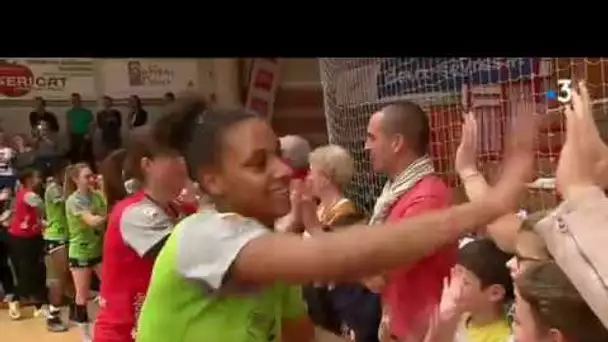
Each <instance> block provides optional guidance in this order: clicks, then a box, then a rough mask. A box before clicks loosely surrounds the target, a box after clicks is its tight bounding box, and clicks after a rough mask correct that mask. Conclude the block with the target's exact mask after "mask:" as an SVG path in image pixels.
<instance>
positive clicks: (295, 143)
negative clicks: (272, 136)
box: [279, 135, 310, 169]
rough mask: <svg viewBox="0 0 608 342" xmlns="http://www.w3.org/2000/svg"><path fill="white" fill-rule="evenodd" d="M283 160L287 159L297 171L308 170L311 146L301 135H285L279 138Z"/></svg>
mask: <svg viewBox="0 0 608 342" xmlns="http://www.w3.org/2000/svg"><path fill="white" fill-rule="evenodd" d="M279 142H280V144H281V152H282V153H283V158H285V159H287V160H288V161H289V163H290V165H291V167H293V168H296V169H303V168H308V155H309V154H310V144H309V143H308V141H306V139H304V138H302V137H301V136H299V135H285V136H283V137H281V138H279Z"/></svg>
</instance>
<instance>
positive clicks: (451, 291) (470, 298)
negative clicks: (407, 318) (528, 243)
mask: <svg viewBox="0 0 608 342" xmlns="http://www.w3.org/2000/svg"><path fill="white" fill-rule="evenodd" d="M509 258H510V255H508V254H506V253H504V252H503V251H501V250H500V249H499V248H498V247H497V246H496V245H495V244H494V242H492V241H491V240H490V239H480V240H475V241H471V242H469V243H467V244H466V245H464V246H463V247H462V248H461V249H460V251H459V255H458V263H457V265H456V266H455V268H454V269H453V271H452V279H451V280H450V283H449V285H448V284H446V286H445V287H444V294H443V296H442V299H441V304H440V308H439V312H438V315H437V316H436V317H435V318H434V320H433V322H432V324H431V327H430V329H429V332H428V334H427V338H426V340H425V342H452V341H455V342H483V341H496V342H510V341H512V334H511V328H510V322H509V320H508V319H507V306H508V305H509V303H510V302H511V300H512V299H513V283H512V280H511V276H510V274H509V270H508V269H507V267H506V262H507V261H508V260H509Z"/></svg>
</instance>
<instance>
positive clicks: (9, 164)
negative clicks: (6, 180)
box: [0, 147, 15, 176]
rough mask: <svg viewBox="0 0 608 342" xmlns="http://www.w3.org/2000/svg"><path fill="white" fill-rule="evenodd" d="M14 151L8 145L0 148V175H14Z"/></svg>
mask: <svg viewBox="0 0 608 342" xmlns="http://www.w3.org/2000/svg"><path fill="white" fill-rule="evenodd" d="M14 157H15V151H13V149H12V148H10V147H1V148H0V176H14V175H15V170H14V169H13V158H14Z"/></svg>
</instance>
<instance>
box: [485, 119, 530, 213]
mask: <svg viewBox="0 0 608 342" xmlns="http://www.w3.org/2000/svg"><path fill="white" fill-rule="evenodd" d="M536 133H537V117H536V115H535V114H534V113H527V112H524V113H519V114H518V115H517V117H516V118H515V119H514V120H513V121H512V125H511V129H510V132H509V133H508V134H507V136H506V140H505V154H504V158H503V163H502V174H501V176H500V179H499V180H498V182H497V183H496V186H494V187H493V188H492V189H490V190H489V191H488V192H487V193H486V195H485V196H484V200H485V201H488V202H489V203H491V204H492V205H493V207H494V208H495V209H496V210H497V212H498V213H505V214H506V213H508V212H510V211H513V210H514V209H515V208H516V207H517V205H518V202H519V199H520V196H521V195H522V194H523V192H524V190H525V183H526V182H527V181H529V180H530V178H531V176H532V170H533V168H532V166H533V165H534V147H535V138H536Z"/></svg>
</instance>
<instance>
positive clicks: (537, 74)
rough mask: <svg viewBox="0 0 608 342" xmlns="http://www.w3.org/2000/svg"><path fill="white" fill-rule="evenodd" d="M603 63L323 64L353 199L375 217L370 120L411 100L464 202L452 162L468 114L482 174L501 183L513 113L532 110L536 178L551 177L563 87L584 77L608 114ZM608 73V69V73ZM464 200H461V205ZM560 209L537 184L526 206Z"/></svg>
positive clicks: (329, 112) (335, 137)
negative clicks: (351, 175) (536, 124)
mask: <svg viewBox="0 0 608 342" xmlns="http://www.w3.org/2000/svg"><path fill="white" fill-rule="evenodd" d="M605 62H606V61H604V59H601V58H597V59H551V58H535V57H528V58H356V59H347V58H321V59H320V62H319V63H320V70H321V81H322V84H323V91H324V104H325V116H326V120H327V129H328V134H329V141H330V143H333V144H339V145H342V146H344V147H346V148H347V149H348V150H349V151H350V152H351V153H352V154H353V156H354V158H355V160H356V166H357V173H356V176H355V179H354V182H353V183H352V186H351V187H350V189H349V191H348V192H349V195H350V196H351V197H352V198H353V199H354V200H355V201H356V202H357V203H358V204H359V205H360V206H362V207H364V208H367V209H369V208H370V207H371V206H372V204H373V202H374V200H375V198H376V196H377V195H378V194H379V192H380V190H381V187H382V184H383V183H384V179H383V178H382V177H381V176H379V175H377V174H375V173H374V172H373V171H372V170H371V167H370V163H369V156H368V155H367V154H366V152H365V151H364V149H363V146H364V142H365V137H366V126H367V121H368V119H369V117H370V115H371V114H372V113H373V112H375V111H377V110H378V109H380V108H381V107H382V106H383V105H384V104H386V103H388V102H390V101H391V100H395V99H408V100H411V101H414V102H416V103H418V104H419V105H420V106H422V107H423V108H424V109H425V110H426V111H427V113H428V115H429V116H430V118H431V120H430V122H431V132H432V138H431V139H432V141H431V144H430V146H431V147H430V151H429V153H430V155H431V157H432V158H433V160H434V162H435V167H436V169H437V171H438V173H439V174H441V175H442V176H443V177H444V179H445V180H446V182H447V183H448V184H449V185H450V186H451V187H453V188H455V189H456V197H461V196H462V195H461V191H460V190H459V189H458V188H459V185H460V184H459V181H458V179H457V177H456V175H455V173H454V172H453V171H454V170H453V161H454V155H455V151H456V148H457V146H458V143H459V138H460V123H461V115H462V112H463V110H464V108H468V109H470V110H472V111H473V112H474V113H475V115H476V116H477V121H478V123H479V125H480V135H481V136H480V140H479V142H478V144H479V151H480V155H479V164H480V165H479V167H480V169H481V170H482V171H483V172H484V174H485V175H486V177H487V178H488V179H489V180H490V181H492V180H493V179H494V178H495V175H496V173H497V172H498V171H499V170H498V165H499V163H500V157H501V154H502V148H503V146H502V141H503V134H504V132H505V130H506V127H507V126H508V121H509V119H510V117H511V116H512V115H513V113H516V112H519V111H522V110H534V111H536V112H539V113H540V114H542V115H543V116H544V120H543V123H542V129H541V132H540V133H539V138H538V149H537V163H536V164H537V170H536V171H537V177H538V179H540V180H544V179H547V178H549V179H550V178H551V177H553V174H554V171H555V166H556V164H557V157H558V155H559V151H560V149H561V146H562V144H563V130H564V128H563V120H562V118H561V116H560V114H559V111H558V109H557V107H558V105H559V104H558V103H557V100H556V99H554V98H551V96H549V98H548V97H547V91H548V90H553V91H557V92H559V89H558V87H557V80H558V79H575V78H578V77H584V78H586V79H587V80H588V84H589V87H590V89H591V91H592V94H593V95H594V98H595V99H596V101H595V102H596V104H598V105H601V106H596V109H597V112H598V113H601V112H602V111H603V107H604V106H603V104H604V102H605V101H604V95H605V94H606V90H607V89H606V87H607V86H608V84H607V83H606V82H605V77H604V76H605V75H606V74H608V73H604V71H605V70H604V69H606V67H608V64H606V65H604V63H605ZM606 70H608V69H606ZM460 200H462V198H461V199H460ZM555 203H557V196H556V194H555V191H554V189H551V182H542V181H538V182H536V183H535V184H534V186H532V185H531V186H530V191H529V194H528V196H527V198H526V199H525V201H524V203H522V207H524V208H525V209H527V210H538V209H541V208H547V207H550V206H553V205H554V204H555Z"/></svg>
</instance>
